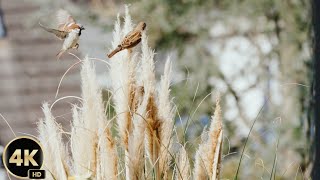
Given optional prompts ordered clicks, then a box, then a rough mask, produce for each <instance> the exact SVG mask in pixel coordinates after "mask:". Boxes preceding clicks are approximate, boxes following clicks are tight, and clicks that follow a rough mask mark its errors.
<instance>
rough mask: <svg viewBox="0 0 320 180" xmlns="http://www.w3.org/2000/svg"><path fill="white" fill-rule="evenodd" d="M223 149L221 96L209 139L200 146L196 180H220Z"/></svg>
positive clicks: (195, 172)
mask: <svg viewBox="0 0 320 180" xmlns="http://www.w3.org/2000/svg"><path fill="white" fill-rule="evenodd" d="M221 148H222V115H221V107H220V100H219V96H217V101H216V109H215V112H214V116H213V117H212V121H211V125H210V130H209V132H208V139H207V140H206V141H205V142H203V143H202V144H200V146H199V149H198V151H197V153H196V158H195V159H196V160H195V167H194V179H196V180H197V179H208V178H209V179H212V180H214V179H219V171H220V163H221V157H220V156H221Z"/></svg>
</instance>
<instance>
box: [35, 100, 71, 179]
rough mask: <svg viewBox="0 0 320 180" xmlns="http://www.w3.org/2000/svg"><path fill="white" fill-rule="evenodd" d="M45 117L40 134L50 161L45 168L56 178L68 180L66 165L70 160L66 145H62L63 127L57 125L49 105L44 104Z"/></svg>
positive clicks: (40, 124) (41, 121)
mask: <svg viewBox="0 0 320 180" xmlns="http://www.w3.org/2000/svg"><path fill="white" fill-rule="evenodd" d="M42 110H43V113H44V115H45V118H44V120H40V123H39V126H38V127H39V133H40V137H39V139H40V142H41V143H42V144H43V147H44V152H46V155H47V157H49V158H48V159H50V160H52V161H46V162H49V163H46V164H45V166H46V168H47V169H48V171H50V172H51V173H52V174H53V176H54V178H56V179H61V180H67V177H68V174H69V167H68V165H67V164H66V162H67V160H68V158H67V157H68V156H67V152H66V148H65V145H64V144H63V143H62V137H61V132H60V131H61V127H59V126H58V124H56V122H55V120H54V117H53V116H52V114H51V111H50V109H49V105H48V103H44V104H43V107H42Z"/></svg>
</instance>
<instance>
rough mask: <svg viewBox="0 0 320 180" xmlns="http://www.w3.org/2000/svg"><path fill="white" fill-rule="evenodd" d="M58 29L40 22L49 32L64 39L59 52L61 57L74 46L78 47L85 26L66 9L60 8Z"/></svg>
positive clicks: (58, 57)
mask: <svg viewBox="0 0 320 180" xmlns="http://www.w3.org/2000/svg"><path fill="white" fill-rule="evenodd" d="M57 20H58V29H52V28H48V27H46V26H43V25H42V24H41V23H40V22H39V25H40V26H41V27H42V28H43V29H44V30H46V31H47V32H50V33H53V34H55V35H56V36H57V37H58V38H59V39H60V40H64V42H63V45H62V48H61V50H60V52H59V53H58V54H57V59H60V57H61V55H62V54H63V53H64V52H66V51H67V50H69V49H71V48H74V49H78V47H79V44H78V41H79V37H80V35H81V31H82V30H84V27H83V26H82V25H81V24H78V23H76V21H75V20H74V18H73V17H72V16H71V15H70V14H69V13H68V12H67V11H65V10H62V9H61V10H59V11H58V12H57Z"/></svg>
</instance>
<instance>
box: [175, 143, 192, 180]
mask: <svg viewBox="0 0 320 180" xmlns="http://www.w3.org/2000/svg"><path fill="white" fill-rule="evenodd" d="M175 177H176V179H178V180H188V179H190V162H189V158H188V154H187V151H186V149H185V147H184V146H182V147H181V148H180V151H179V153H178V161H177V166H176V168H175Z"/></svg>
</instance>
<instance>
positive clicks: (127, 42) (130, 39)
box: [108, 22, 147, 58]
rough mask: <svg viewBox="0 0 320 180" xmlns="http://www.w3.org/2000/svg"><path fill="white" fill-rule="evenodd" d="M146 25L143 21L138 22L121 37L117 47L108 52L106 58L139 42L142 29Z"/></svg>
mask: <svg viewBox="0 0 320 180" xmlns="http://www.w3.org/2000/svg"><path fill="white" fill-rule="evenodd" d="M146 26H147V25H146V23H145V22H139V24H138V25H137V26H136V27H135V28H134V29H133V30H132V31H130V32H129V33H128V34H127V35H126V36H125V37H124V38H123V40H122V41H121V43H120V44H119V45H118V46H117V48H116V49H114V50H113V51H112V52H111V53H109V54H108V58H111V57H112V56H113V55H115V54H116V53H118V52H120V51H122V50H124V49H128V50H130V49H131V48H133V47H135V46H136V45H137V44H139V43H140V41H141V36H142V31H143V30H144V29H145V28H146Z"/></svg>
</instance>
